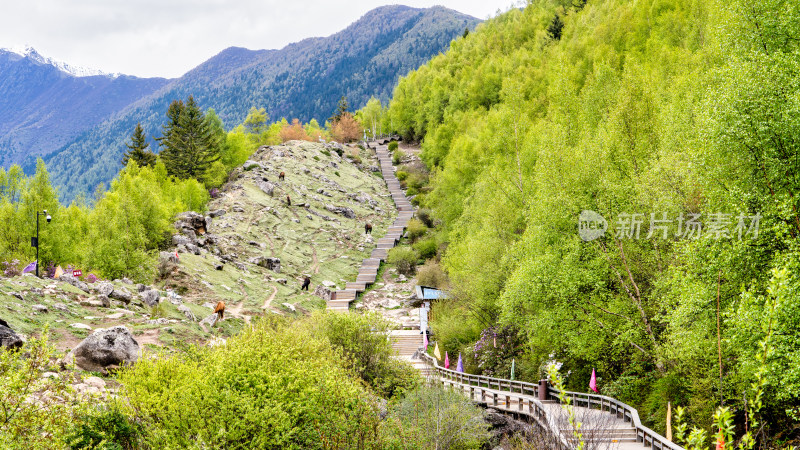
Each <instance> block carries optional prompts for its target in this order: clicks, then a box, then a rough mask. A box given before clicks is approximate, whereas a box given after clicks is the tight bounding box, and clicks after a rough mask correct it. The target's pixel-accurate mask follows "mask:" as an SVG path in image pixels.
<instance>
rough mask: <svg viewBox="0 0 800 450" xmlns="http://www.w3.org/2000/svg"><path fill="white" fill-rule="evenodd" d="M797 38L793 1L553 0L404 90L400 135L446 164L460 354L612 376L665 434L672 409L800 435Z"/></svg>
mask: <svg viewBox="0 0 800 450" xmlns="http://www.w3.org/2000/svg"><path fill="white" fill-rule="evenodd" d="M798 30H800V6H798V4H797V3H796V2H789V1H779V0H768V1H764V2H757V3H755V2H748V1H744V0H736V1H733V2H721V1H693V0H639V1H637V2H630V1H623V0H589V1H588V2H586V1H583V2H572V1H551V0H542V1H535V2H532V3H531V4H530V5H529V6H528V7H527V8H525V9H524V10H522V11H520V10H512V11H509V12H508V13H506V14H503V15H501V16H499V17H497V18H495V19H493V20H490V21H488V22H486V23H484V24H482V25H481V26H479V27H478V28H477V30H476V31H475V32H474V33H471V34H470V35H469V36H467V38H465V39H460V40H458V41H457V42H456V43H455V44H454V45H453V46H452V48H451V49H450V51H448V52H447V53H446V54H444V55H441V56H438V57H436V58H434V59H433V60H431V62H430V63H428V64H426V65H425V66H423V67H421V68H420V69H419V70H417V71H415V72H412V73H411V74H409V75H408V76H407V77H405V78H403V79H402V80H401V81H400V83H399V85H398V87H397V88H396V90H395V92H394V97H393V100H392V103H391V107H390V111H389V119H387V120H390V121H391V122H392V123H393V124H394V126H395V128H396V129H397V131H398V132H400V133H402V134H403V135H405V136H406V137H407V138H413V139H422V140H423V153H422V157H423V159H424V160H425V161H426V163H427V164H428V165H429V167H430V168H431V169H432V183H431V185H430V186H429V187H428V188H427V189H425V190H423V192H425V191H427V195H426V196H425V197H424V200H422V204H423V205H424V206H428V207H430V208H432V209H433V210H434V212H435V215H436V217H437V218H438V219H440V220H442V232H441V234H440V241H441V242H442V243H443V244H446V251H445V253H444V259H443V265H444V266H445V267H446V269H447V271H448V274H449V276H450V278H451V281H452V284H453V286H454V292H453V295H454V297H455V299H456V300H454V301H453V302H451V303H447V304H444V305H442V306H441V307H440V309H438V310H435V311H434V316H435V317H436V319H435V320H434V322H433V327H434V329H435V330H436V331H437V333H439V338H440V339H442V340H443V341H444V342H445V348H446V349H447V350H449V351H450V352H451V354H455V353H456V352H457V351H459V350H460V351H462V352H464V353H465V354H468V355H475V356H476V357H478V356H479V355H480V354H481V351H483V352H485V351H487V350H481V351H479V349H478V346H477V344H476V345H475V346H474V347H473V345H472V344H473V343H475V342H476V341H478V340H479V339H480V338H481V337H480V333H481V330H484V336H485V335H486V333H487V331H486V330H489V331H488V333H489V334H488V335H490V336H491V333H496V334H513V335H515V336H518V338H519V341H518V342H519V343H520V344H519V346H518V347H515V348H514V350H513V352H512V351H508V352H506V353H505V355H506V356H505V359H503V358H500V359H499V360H494V361H493V364H494V366H493V367H494V368H495V369H496V368H497V367H501V368H502V367H504V368H505V369H503V370H506V369H507V368H508V367H509V366H510V365H511V358H516V363H517V365H518V366H517V367H518V369H517V370H520V367H522V369H521V370H522V371H523V373H524V377H527V378H529V379H531V380H538V379H539V377H541V376H542V367H543V364H544V363H545V362H546V361H550V360H553V359H555V360H558V361H561V362H563V363H564V367H563V368H562V372H564V373H570V374H571V375H569V378H568V382H569V385H570V386H571V387H573V388H576V389H581V390H586V389H587V386H588V385H589V377H590V374H591V372H592V369H593V368H596V369H597V373H598V376H599V379H600V381H599V382H598V385H599V386H600V391H601V393H603V394H607V395H611V396H614V397H617V398H619V399H620V400H623V401H626V402H629V403H630V404H633V405H635V406H636V407H638V408H639V410H640V414H642V416H643V419H644V420H645V421H647V422H649V423H651V424H653V427H654V428H655V429H656V430H657V431H662V432H663V431H664V418H665V413H666V406H667V402H670V401H671V402H672V403H673V405H682V406H686V407H687V408H688V415H687V416H686V417H688V418H689V421H690V422H691V423H692V424H697V425H701V426H704V427H707V429H709V430H710V429H711V427H710V424H711V420H712V415H713V412H714V410H715V408H716V407H717V406H719V405H720V404H724V405H727V406H728V407H730V408H733V410H734V411H735V414H734V416H733V417H735V420H736V423H737V424H740V425H741V427H740V429H739V430H740V431H739V432H740V433H741V432H743V431H744V428H745V427H744V414H745V411H747V412H748V413H752V412H755V413H756V414H755V415H754V416H751V417H750V418H749V420H750V421H752V420H754V419H753V418H754V417H756V418H759V420H760V421H761V424H762V425H766V427H765V428H763V429H762V430H761V433H762V434H760V435H759V437H760V438H762V439H765V441H767V442H783V443H786V442H791V441H792V439H795V440H796V439H797V438H798V436H797V431H796V429H797V428H796V427H794V428H793V426H792V423H793V422H794V420H795V419H794V417H796V414H797V409H796V406H797V404H798V403H797V402H798V399H799V397H798V396H799V395H800V394H798V393H799V392H800V363H798V360H797V357H796V356H795V355H796V354H797V351H798V350H800V348H798V345H800V344H798V342H800V340H799V339H798V337H800V336H799V335H798V334H799V333H800V332H799V331H798V330H800V327H798V320H800V295H798V289H800V277H799V276H798V270H797V269H798V267H800V252H799V251H798V240H797V236H798V234H799V233H800V213H798V206H800V205H798V202H799V199H798V198H796V195H795V193H796V192H798V188H800V185H798V171H799V169H800V166H799V164H800V163H799V162H798V159H797V155H798V152H799V151H800V141H798V139H797V136H798V132H800V122H798V119H797V118H798V117H800V114H798V113H799V112H800V103H798V101H797V99H798V98H800V96H799V94H800V69H798V66H797V64H796V62H797V60H798V57H800V34H798ZM422 195H424V194H422ZM418 200H419V199H418ZM584 211H592V212H595V213H597V214H599V215H600V216H602V217H603V218H604V219H605V223H604V222H603V220H602V219H599V218H598V216H597V215H595V214H593V213H590V212H584ZM579 222H583V224H584V225H587V226H589V225H591V226H592V227H593V228H597V229H599V230H600V231H599V232H595V233H591V232H590V231H591V230H592V228H584V229H580V228H579ZM603 229H605V232H604V233H603V232H602V231H603ZM587 232H590V233H588V234H586V233H587ZM598 235H601V236H600V237H598ZM582 237H583V238H585V239H582ZM443 248H444V246H443ZM456 324H458V326H456ZM506 326H508V328H504V327H506ZM509 339H510V338H509ZM510 341H514V339H510ZM440 342H441V341H440ZM490 342H491V339H490ZM495 342H496V343H497V342H501V338H500V337H498V338H497V339H496V341H495ZM503 342H506V340H503ZM443 350H444V349H443ZM498 351H499V350H498ZM520 361H523V363H522V364H520ZM471 364H473V368H474V369H475V370H487V369H489V367H487V366H480V367H479V366H478V362H477V361H476V360H472V362H471ZM501 373H505V372H501ZM518 373H519V372H518ZM762 394H763V396H761V397H760V395H762ZM759 401H763V407H761V405H760V404H759V403H758V402H759ZM748 408H749V409H748ZM750 426H751V427H753V426H754V425H753V424H752V423H751V424H750ZM751 430H752V428H751ZM792 430H795V431H792ZM713 431H714V432H716V429H714V430H713ZM739 435H741V434H739ZM726 442H728V441H726Z"/></svg>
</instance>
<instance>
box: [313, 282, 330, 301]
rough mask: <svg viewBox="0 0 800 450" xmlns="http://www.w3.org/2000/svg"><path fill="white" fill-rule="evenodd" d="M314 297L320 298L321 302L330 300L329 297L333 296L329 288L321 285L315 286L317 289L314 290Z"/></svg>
mask: <svg viewBox="0 0 800 450" xmlns="http://www.w3.org/2000/svg"><path fill="white" fill-rule="evenodd" d="M314 295H316V296H317V297H320V298H321V299H323V300H330V299H331V296H332V295H333V291H331V290H330V288H327V287H325V286H324V285H322V284H319V285H317V288H316V289H314Z"/></svg>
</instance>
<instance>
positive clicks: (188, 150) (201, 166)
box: [159, 96, 220, 181]
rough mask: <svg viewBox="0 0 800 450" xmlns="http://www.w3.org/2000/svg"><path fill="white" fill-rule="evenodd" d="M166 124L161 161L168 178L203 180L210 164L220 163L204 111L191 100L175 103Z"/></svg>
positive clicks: (161, 142)
mask: <svg viewBox="0 0 800 450" xmlns="http://www.w3.org/2000/svg"><path fill="white" fill-rule="evenodd" d="M167 117H168V118H169V122H168V123H167V125H165V126H164V136H163V137H162V138H161V140H160V142H159V145H160V146H161V147H162V149H163V150H162V151H161V155H160V156H161V160H162V161H163V162H164V166H166V168H167V172H168V173H169V174H170V175H173V176H176V177H178V178H180V179H187V178H195V179H198V180H201V181H202V180H203V178H204V177H205V174H206V171H207V170H208V168H209V167H210V166H211V164H212V163H213V162H215V161H217V160H219V158H220V155H219V145H218V143H217V139H216V136H215V135H214V133H213V131H212V129H211V127H210V126H209V123H208V121H207V120H206V119H205V117H204V115H203V112H202V111H201V110H200V108H199V107H198V106H197V103H195V101H194V98H193V97H192V96H189V99H188V100H187V101H186V104H185V105H184V104H183V102H180V101H174V102H172V104H171V105H170V107H169V110H168V111H167Z"/></svg>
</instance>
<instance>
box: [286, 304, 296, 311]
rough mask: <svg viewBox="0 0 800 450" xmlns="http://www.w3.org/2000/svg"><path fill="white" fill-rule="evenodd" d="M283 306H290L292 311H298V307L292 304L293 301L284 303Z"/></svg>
mask: <svg viewBox="0 0 800 450" xmlns="http://www.w3.org/2000/svg"><path fill="white" fill-rule="evenodd" d="M283 306H285V307H287V308H289V310H290V311H292V312H295V311H297V308H295V307H294V305H293V304H291V303H283Z"/></svg>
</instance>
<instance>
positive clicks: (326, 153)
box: [320, 149, 331, 157]
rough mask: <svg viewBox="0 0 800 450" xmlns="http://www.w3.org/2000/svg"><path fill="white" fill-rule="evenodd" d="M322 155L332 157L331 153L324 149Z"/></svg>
mask: <svg viewBox="0 0 800 450" xmlns="http://www.w3.org/2000/svg"><path fill="white" fill-rule="evenodd" d="M320 153H322V154H323V155H325V156H327V157H330V156H331V152H329V151H328V150H327V149H323V150H322V151H321V152H320Z"/></svg>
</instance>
